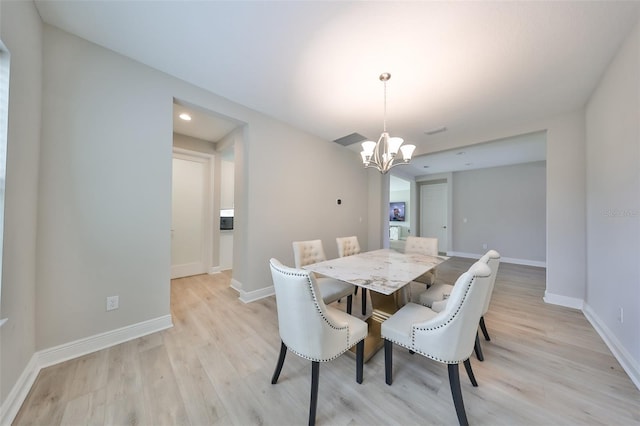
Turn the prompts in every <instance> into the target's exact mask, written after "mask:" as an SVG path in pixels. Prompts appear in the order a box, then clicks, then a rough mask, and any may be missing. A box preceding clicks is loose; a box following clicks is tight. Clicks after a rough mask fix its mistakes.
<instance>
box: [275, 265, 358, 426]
mask: <svg viewBox="0 0 640 426" xmlns="http://www.w3.org/2000/svg"><path fill="white" fill-rule="evenodd" d="M269 263H270V267H271V276H272V278H273V286H274V288H275V291H276V307H277V310H278V329H279V332H280V339H281V344H280V356H279V357H278V364H277V365H276V369H275V371H274V373H273V377H272V379H271V383H272V384H274V385H275V384H276V383H277V382H278V378H279V377H280V372H281V371H282V366H283V365H284V359H285V356H286V354H287V349H290V350H291V351H292V352H293V353H295V354H296V355H298V356H300V357H302V358H305V359H308V360H310V361H311V402H310V405H309V425H313V424H315V420H316V408H317V406H318V379H319V375H320V363H321V362H327V361H331V360H333V359H335V358H337V357H339V356H340V355H342V354H343V353H344V352H346V351H347V350H349V349H350V348H351V347H353V346H356V382H358V383H362V380H363V377H362V373H363V362H364V338H365V337H366V336H367V332H368V327H367V323H366V322H364V321H362V320H360V319H359V318H356V317H354V316H351V315H349V314H347V313H345V312H343V311H341V310H339V309H336V308H333V307H331V306H327V305H325V303H324V302H323V301H322V297H321V296H320V291H319V288H318V283H317V282H316V279H315V275H314V274H313V273H312V272H309V271H305V270H304V269H293V268H289V267H287V266H284V265H283V264H282V263H280V262H279V261H278V260H277V259H271V260H270V261H269Z"/></svg>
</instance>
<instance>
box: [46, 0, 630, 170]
mask: <svg viewBox="0 0 640 426" xmlns="http://www.w3.org/2000/svg"><path fill="white" fill-rule="evenodd" d="M36 6H37V8H38V11H39V13H40V15H41V17H42V19H43V20H44V21H45V22H46V23H48V24H51V25H53V26H56V27H59V28H61V29H63V30H66V31H68V32H70V33H73V34H76V35H78V36H80V37H82V38H84V39H87V40H90V41H92V42H94V43H96V44H99V45H102V46H104V47H106V48H109V49H111V50H114V51H116V52H118V53H121V54H123V55H125V56H128V57H130V58H133V59H135V60H137V61H140V62H142V63H145V64H147V65H149V66H151V67H153V68H156V69H158V70H161V71H164V72H166V73H168V74H171V75H173V76H175V77H177V78H180V79H183V80H186V81H188V82H191V83H193V84H195V85H197V86H200V87H202V88H204V89H207V90H209V91H211V92H214V93H216V94H218V95H221V96H223V97H226V98H228V99H230V100H232V101H235V102H238V103H240V104H243V105H245V106H248V107H250V108H253V109H256V110H258V111H261V112H263V113H265V114H268V115H270V116H272V117H275V118H277V119H279V120H282V121H284V122H287V123H290V124H292V125H294V126H296V127H298V128H301V129H304V130H306V131H308V132H309V133H311V134H315V135H317V136H319V137H321V138H324V139H326V140H335V139H339V138H341V137H343V136H346V135H349V134H351V133H354V132H357V133H359V134H361V135H364V136H365V137H367V138H369V139H373V140H377V138H378V136H379V134H380V132H381V130H382V121H383V85H382V83H381V82H380V81H379V80H378V76H379V75H380V73H382V72H390V73H391V74H392V78H391V80H390V81H389V83H388V103H387V110H388V111H387V126H388V129H389V131H390V133H391V134H392V135H397V136H402V137H403V138H404V139H405V141H407V142H410V143H414V144H416V145H417V146H418V148H417V150H416V154H415V155H416V156H420V155H421V154H428V153H432V151H433V149H431V148H430V142H432V141H433V140H437V139H438V138H442V137H445V136H443V135H446V138H450V139H455V137H456V135H461V134H469V132H473V131H474V130H475V129H486V128H488V127H491V126H499V125H503V124H505V123H514V122H531V121H534V120H537V119H540V118H545V117H549V116H553V115H556V114H560V113H563V112H568V111H572V110H575V109H577V108H580V107H582V106H583V105H584V104H585V102H586V101H587V100H588V98H589V96H590V94H591V93H592V91H593V89H594V87H595V86H596V85H597V83H598V80H599V78H600V76H601V75H602V73H603V71H604V69H605V68H606V66H607V65H608V64H609V62H610V61H611V59H612V58H613V56H614V55H615V53H616V51H617V49H618V47H619V46H620V43H621V42H622V41H623V40H624V38H625V37H626V36H627V35H628V33H629V32H630V30H631V29H632V28H633V26H634V25H635V23H636V22H638V18H639V16H640V2H638V1H624V2H618V1H554V2H547V1H531V2H529V1H506V2H488V1H487V2H485V1H473V2H466V1H451V2H446V1H437V2H436V1H433V2H432V1H412V2H401V1H393V2H391V1H388V2H387V1H295V0H292V1H268V0H263V1H178V0H172V1H154V0H150V1H99V0H93V1H61V0H36ZM182 106H183V107H185V108H189V107H192V106H190V105H182ZM205 116H206V114H205ZM218 118H221V117H218ZM223 119H224V118H223ZM205 121H206V120H205ZM223 121H224V120H223ZM198 122H199V121H196V120H192V122H191V127H192V128H193V127H196V123H198ZM235 124H236V123H232V125H231V128H232V127H233V126H235ZM218 125H219V124H216V125H215V126H214V127H217V126H218ZM443 126H446V127H447V131H446V132H445V133H441V134H438V135H433V136H429V135H426V134H425V132H426V131H429V130H432V129H435V128H439V127H443ZM214 130H215V129H214ZM176 131H179V132H181V133H182V132H189V130H188V129H186V130H184V129H183V130H182V131H180V130H179V129H178V128H177V129H176ZM223 132H227V133H228V129H227V128H225V130H223ZM185 134H189V133H185ZM225 134H226V133H225ZM192 136H196V137H201V138H203V139H207V140H217V139H211V138H216V137H217V138H218V139H219V135H217V134H215V133H213V130H203V131H202V133H199V134H192ZM538 136H540V135H538ZM531 139H532V137H531V136H530V135H528V136H524V137H522V138H518V139H517V141H516V142H525V141H526V142H527V143H528V144H531V143H532V142H531ZM538 139H544V138H543V137H542V138H540V137H538ZM500 143H501V145H500V150H499V151H498V153H505V152H507V151H506V150H507V141H500ZM516 146H518V144H517V145H516ZM523 146H524V145H523ZM485 148H487V147H485ZM539 150H540V147H538V148H537V150H536V149H534V148H531V151H535V152H539ZM464 151H465V154H463V155H461V156H458V157H464V159H466V161H465V160H464V159H462V158H457V159H456V161H458V160H460V161H464V163H463V164H466V163H472V164H480V162H481V161H484V160H481V159H480V157H478V158H475V157H474V158H472V154H474V152H475V149H473V150H471V149H465V150H464ZM492 155H494V156H495V152H494V153H493V154H492ZM500 156H501V157H503V155H500ZM445 157H446V156H445V154H444V153H443V154H440V155H439V156H435V157H431V158H430V159H423V158H416V159H415V160H414V162H413V167H412V168H411V169H409V168H406V167H405V171H406V172H408V173H410V174H414V175H416V174H425V173H426V172H425V170H429V173H432V172H433V170H436V169H437V168H438V162H444V161H445V160H444V158H445ZM426 164H428V165H429V169H424V168H423V167H422V166H424V165H426ZM467 167H469V166H467Z"/></svg>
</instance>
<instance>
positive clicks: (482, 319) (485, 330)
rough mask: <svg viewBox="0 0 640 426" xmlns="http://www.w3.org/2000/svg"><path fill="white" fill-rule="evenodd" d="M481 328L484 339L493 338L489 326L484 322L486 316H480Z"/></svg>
mask: <svg viewBox="0 0 640 426" xmlns="http://www.w3.org/2000/svg"><path fill="white" fill-rule="evenodd" d="M480 329H481V330H482V334H484V340H487V341H489V340H491V337H489V332H488V331H487V326H486V325H485V324H484V317H480Z"/></svg>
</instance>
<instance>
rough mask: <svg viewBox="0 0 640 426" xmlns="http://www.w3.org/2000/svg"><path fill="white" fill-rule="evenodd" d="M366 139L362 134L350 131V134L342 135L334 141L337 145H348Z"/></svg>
mask: <svg viewBox="0 0 640 426" xmlns="http://www.w3.org/2000/svg"><path fill="white" fill-rule="evenodd" d="M366 140H367V138H366V137H364V136H362V135H361V134H360V133H351V134H350V135H347V136H343V137H341V138H339V139H336V140H335V141H334V142H335V143H337V144H338V145H342V146H349V145H353V144H354V143H358V142H362V141H366Z"/></svg>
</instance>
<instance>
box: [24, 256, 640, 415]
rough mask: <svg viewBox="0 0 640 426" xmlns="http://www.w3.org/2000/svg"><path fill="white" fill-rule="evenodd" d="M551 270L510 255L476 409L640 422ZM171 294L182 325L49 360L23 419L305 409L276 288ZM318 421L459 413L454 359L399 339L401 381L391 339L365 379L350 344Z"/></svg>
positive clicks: (615, 369)
mask: <svg viewBox="0 0 640 426" xmlns="http://www.w3.org/2000/svg"><path fill="white" fill-rule="evenodd" d="M471 263H472V261H471V260H469V259H459V258H452V259H451V260H450V261H449V262H446V263H444V264H443V265H441V266H440V267H439V272H438V274H439V277H440V278H442V279H444V280H446V281H454V280H455V278H456V277H457V276H458V275H459V274H460V272H462V271H464V270H466V269H467V267H468V266H469V265H470V264H471ZM544 277H545V271H544V269H542V268H533V267H526V266H516V265H510V264H505V263H502V264H501V265H500V270H499V272H498V279H497V282H496V288H495V291H494V295H493V301H492V305H491V309H490V311H489V313H488V314H487V315H486V317H485V319H486V323H487V327H488V329H489V333H490V335H491V341H490V342H485V341H484V340H482V344H483V351H484V355H485V361H484V362H479V361H478V360H477V359H476V358H475V356H472V360H471V361H472V365H473V369H474V371H475V375H476V378H477V379H478V382H479V384H480V386H479V387H478V388H473V387H472V386H471V385H470V384H469V381H468V380H467V377H466V375H465V373H464V372H461V375H460V377H461V382H462V393H463V396H464V403H465V405H466V409H467V415H468V417H469V421H470V423H471V424H476V425H638V424H640V391H638V389H637V388H636V387H635V386H634V385H633V383H632V382H631V380H630V379H629V378H628V377H627V376H626V374H625V373H624V371H623V370H622V368H621V367H620V365H619V364H618V362H617V361H616V360H615V358H614V357H613V356H612V355H611V353H610V352H609V350H608V348H607V347H606V345H605V344H604V343H603V342H602V340H601V339H600V337H599V336H598V335H597V334H596V332H595V331H594V330H593V328H592V327H591V326H590V325H589V323H588V322H587V320H586V319H585V318H584V316H583V314H582V313H581V312H579V311H576V310H572V309H568V308H562V307H558V306H553V305H546V304H544V302H543V301H542V296H543V293H544V285H545V284H544V279H545V278H544ZM356 299H357V300H359V299H360V298H359V297H357V298H356ZM171 305H172V306H171V310H172V314H173V322H174V327H173V328H172V329H169V330H166V331H163V332H159V333H155V334H153V335H150V336H147V337H144V338H140V339H136V340H133V341H130V342H127V343H123V344H120V345H117V346H114V347H112V348H109V349H105V350H102V351H99V352H95V353H93V354H90V355H86V356H84V357H81V358H78V359H75V360H71V361H67V362H64V363H61V364H59V365H55V366H52V367H49V368H46V369H44V370H42V371H41V372H40V374H39V376H38V378H37V380H36V382H35V384H34V386H33V388H32V390H31V392H30V394H29V396H28V398H27V400H26V401H25V403H24V404H23V407H22V409H21V410H20V412H19V413H18V415H17V417H16V419H15V422H14V425H153V426H157V425H243V426H244V425H300V424H305V423H306V422H307V415H308V408H309V386H310V376H311V364H310V362H307V361H304V360H302V359H300V358H299V357H297V356H295V355H294V354H292V353H289V354H288V355H287V359H286V361H285V364H284V368H283V371H282V374H281V375H280V380H279V382H278V384H277V385H271V383H270V379H271V375H272V373H273V369H274V367H275V364H276V360H277V356H278V350H279V347H280V340H279V337H278V327H277V315H276V308H275V298H274V297H269V298H267V299H264V300H261V301H259V302H254V303H250V304H243V303H242V302H240V301H239V300H238V295H237V293H236V292H235V291H234V290H232V289H231V288H229V277H228V276H226V275H224V274H219V275H213V276H208V275H202V276H196V277H190V278H183V279H178V280H174V281H173V283H172V287H171ZM343 305H344V303H342V304H338V305H336V306H340V307H343ZM353 311H354V312H359V311H360V308H359V305H358V304H356V305H355V306H354V309H353ZM481 339H482V338H481ZM461 370H463V369H461ZM317 423H318V425H413V424H450V425H454V424H457V418H456V415H455V411H454V408H453V403H452V399H451V393H450V389H449V382H448V376H447V368H446V366H445V365H443V364H439V363H436V362H433V361H430V360H428V359H426V358H424V357H421V356H419V355H410V354H409V353H408V352H407V351H405V350H402V349H400V348H397V347H396V348H395V349H394V382H393V386H387V385H385V383H384V353H383V352H382V351H381V352H379V353H378V354H376V355H375V356H374V357H373V358H372V359H371V361H370V362H369V363H367V364H365V369H364V383H363V384H362V385H358V384H356V382H355V362H354V359H353V357H351V356H349V355H343V356H342V357H340V358H338V359H336V360H334V361H332V362H329V363H326V364H322V365H321V367H320V391H319V402H318V415H317Z"/></svg>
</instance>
